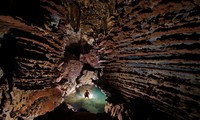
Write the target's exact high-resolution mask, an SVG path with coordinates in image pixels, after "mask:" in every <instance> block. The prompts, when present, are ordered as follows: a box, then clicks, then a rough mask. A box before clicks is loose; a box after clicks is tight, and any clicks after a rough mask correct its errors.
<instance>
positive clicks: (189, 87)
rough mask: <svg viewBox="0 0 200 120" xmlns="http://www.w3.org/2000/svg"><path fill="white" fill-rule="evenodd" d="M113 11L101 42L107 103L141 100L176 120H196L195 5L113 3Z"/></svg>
mask: <svg viewBox="0 0 200 120" xmlns="http://www.w3.org/2000/svg"><path fill="white" fill-rule="evenodd" d="M116 11H117V13H118V15H117V16H114V15H113V16H112V17H113V20H114V21H115V25H114V26H113V27H112V30H110V31H109V34H108V35H107V36H106V37H105V38H102V42H101V43H100V44H99V45H100V46H101V47H103V49H101V51H100V52H101V61H102V64H101V65H102V66H104V69H103V77H102V81H101V82H99V84H101V86H102V87H103V88H104V89H106V90H107V91H109V89H110V88H112V89H113V90H112V91H110V94H111V98H110V99H114V98H117V97H118V96H120V95H121V96H123V98H124V99H125V101H129V102H130V103H131V101H133V100H132V99H135V98H141V99H143V100H147V101H150V102H151V103H152V104H153V105H155V106H156V107H157V109H159V110H161V111H164V112H165V113H168V114H169V115H172V116H174V117H175V118H177V119H183V120H189V119H190V120H197V119H199V118H200V116H199V113H200V111H199V110H200V86H199V85H200V84H199V80H200V75H199V73H200V69H199V65H200V62H199V58H200V57H199V56H200V49H199V48H200V44H199V31H200V26H199V22H200V18H199V2H198V1H169V0H157V1H155V0H150V1H131V0H129V1H117V6H116ZM111 101H112V100H111Z"/></svg>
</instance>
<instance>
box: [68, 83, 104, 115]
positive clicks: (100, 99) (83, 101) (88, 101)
mask: <svg viewBox="0 0 200 120" xmlns="http://www.w3.org/2000/svg"><path fill="white" fill-rule="evenodd" d="M86 90H88V91H89V93H90V94H89V98H85V96H84V93H85V91H86ZM105 99H106V96H105V94H104V93H102V92H101V89H99V88H97V87H95V86H91V85H84V86H81V87H80V88H77V89H76V92H75V93H72V94H70V95H69V96H67V97H66V98H65V103H66V104H70V105H71V106H72V107H73V110H74V111H84V110H86V111H89V112H91V113H102V112H104V107H105V104H106V101H105Z"/></svg>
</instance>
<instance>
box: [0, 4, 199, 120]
mask: <svg viewBox="0 0 200 120" xmlns="http://www.w3.org/2000/svg"><path fill="white" fill-rule="evenodd" d="M25 5H26V6H25ZM199 10H200V7H199V1H198V0H184V1H181V0H178V1H171V0H157V1H155V0H148V1H146V0H141V1H139V0H69V1H65V0H55V1H48V0H28V1H27V0H21V1H17V0H1V1H0V55H1V59H0V68H1V69H2V70H3V73H4V74H3V76H2V77H1V79H0V86H1V89H0V94H1V96H2V97H1V98H0V100H1V109H0V119H4V118H5V119H8V120H10V119H14V118H17V117H23V118H24V119H25V118H33V117H36V116H39V115H42V114H45V112H48V111H52V110H53V109H54V108H55V107H57V106H58V105H59V104H60V103H61V102H62V97H63V96H64V95H68V94H70V93H71V92H72V91H73V90H74V89H75V87H76V86H77V85H78V84H79V83H78V82H79V81H82V83H87V81H85V82H84V79H86V78H92V77H90V75H89V73H85V72H84V71H93V72H94V71H95V72H96V71H103V74H102V73H97V74H96V77H97V78H96V79H99V78H100V76H102V75H103V76H102V78H101V79H99V80H98V81H95V83H96V84H97V85H98V86H100V87H101V88H102V89H103V90H104V92H105V93H106V94H107V96H108V97H109V98H108V100H107V101H108V102H109V103H110V104H112V105H113V106H115V107H114V110H115V112H110V113H111V114H112V116H118V118H119V119H121V118H123V119H125V118H127V119H134V118H135V117H134V113H137V109H136V110H134V109H131V107H124V111H123V110H122V111H121V112H122V113H125V111H129V112H126V114H121V112H118V110H116V109H117V108H118V107H116V106H121V105H124V103H125V105H127V106H129V105H130V106H131V105H132V104H134V103H137V102H135V101H136V100H137V99H138V98H139V99H141V100H144V101H147V102H148V103H149V104H150V105H152V106H154V107H155V108H156V110H159V111H162V112H164V113H166V114H168V115H170V116H173V117H174V118H176V119H180V120H198V119H200V116H199V115H200V111H199V110H200V92H199V91H200V82H199V80H200V75H199V73H200V69H199V68H200V62H199V58H200V50H199V48H200V43H199V34H200V33H199V32H200V26H199V22H200V15H199ZM25 12H28V14H26V13H25ZM58 19H60V21H58ZM99 57H100V59H99ZM101 68H103V70H102V69H101ZM79 78H80V79H79ZM26 99H27V100H26ZM55 99H56V100H58V101H57V102H55V103H54V102H53V101H51V100H55ZM20 100H21V101H20ZM49 101H50V102H49ZM44 106H45V107H44ZM48 106H49V107H48ZM133 106H135V105H133ZM35 107H37V109H35ZM30 108H31V109H32V110H30V111H29V112H28V113H27V112H26V111H27V110H29V109H30ZM40 108H42V109H40ZM115 108H116V109H115ZM136 108H137V107H136ZM144 109H145V108H144ZM120 110H121V107H120ZM120 110H119V111H120ZM118 113H119V114H118ZM120 114H121V115H120ZM144 114H146V113H144ZM141 115H142V114H141ZM136 118H137V117H136ZM138 119H140V118H138ZM143 119H151V118H149V116H145V117H143Z"/></svg>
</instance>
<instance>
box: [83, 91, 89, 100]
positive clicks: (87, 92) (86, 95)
mask: <svg viewBox="0 0 200 120" xmlns="http://www.w3.org/2000/svg"><path fill="white" fill-rule="evenodd" d="M89 94H90V93H89V91H88V90H86V91H85V94H84V95H85V98H88V99H89Z"/></svg>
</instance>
